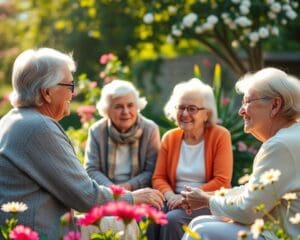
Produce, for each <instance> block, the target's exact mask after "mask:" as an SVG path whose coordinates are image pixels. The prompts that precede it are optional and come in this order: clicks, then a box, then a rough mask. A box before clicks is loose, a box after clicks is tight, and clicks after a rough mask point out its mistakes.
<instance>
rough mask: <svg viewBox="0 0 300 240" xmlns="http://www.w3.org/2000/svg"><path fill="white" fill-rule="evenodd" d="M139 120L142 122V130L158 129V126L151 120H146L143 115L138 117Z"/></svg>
mask: <svg viewBox="0 0 300 240" xmlns="http://www.w3.org/2000/svg"><path fill="white" fill-rule="evenodd" d="M140 118H141V121H142V122H143V127H144V128H149V129H154V128H157V129H158V125H157V124H156V123H155V122H154V121H153V120H151V119H149V118H146V117H145V116H143V115H140Z"/></svg>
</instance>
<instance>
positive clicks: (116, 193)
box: [109, 185, 126, 200]
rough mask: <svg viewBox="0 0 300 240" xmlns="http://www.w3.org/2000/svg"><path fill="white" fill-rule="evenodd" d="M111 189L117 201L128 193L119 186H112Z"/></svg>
mask: <svg viewBox="0 0 300 240" xmlns="http://www.w3.org/2000/svg"><path fill="white" fill-rule="evenodd" d="M109 188H110V190H111V191H112V193H113V195H114V199H115V200H117V199H119V198H120V197H121V196H122V195H123V194H124V193H125V192H126V191H125V189H124V188H122V187H120V186H118V185H110V186H109Z"/></svg>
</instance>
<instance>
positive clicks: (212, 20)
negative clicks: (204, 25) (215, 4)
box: [207, 15, 218, 25]
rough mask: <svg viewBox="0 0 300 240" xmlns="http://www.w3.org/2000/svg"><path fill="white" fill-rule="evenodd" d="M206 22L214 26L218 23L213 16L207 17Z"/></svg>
mask: <svg viewBox="0 0 300 240" xmlns="http://www.w3.org/2000/svg"><path fill="white" fill-rule="evenodd" d="M207 22H209V23H210V24H213V25H215V24H216V23H217V22H218V18H217V17H216V16H215V15H209V16H208V17H207Z"/></svg>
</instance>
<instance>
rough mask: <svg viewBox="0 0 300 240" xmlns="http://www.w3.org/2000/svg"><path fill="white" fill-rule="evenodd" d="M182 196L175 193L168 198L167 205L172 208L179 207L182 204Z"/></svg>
mask: <svg viewBox="0 0 300 240" xmlns="http://www.w3.org/2000/svg"><path fill="white" fill-rule="evenodd" d="M182 199H183V198H182V196H181V195H180V194H173V195H172V196H170V197H169V198H168V199H167V206H168V208H169V209H170V210H172V209H175V208H178V207H180V206H181V204H182Z"/></svg>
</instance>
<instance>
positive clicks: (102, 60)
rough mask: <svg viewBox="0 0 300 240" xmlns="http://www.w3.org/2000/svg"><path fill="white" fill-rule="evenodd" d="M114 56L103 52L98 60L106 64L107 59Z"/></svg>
mask: <svg viewBox="0 0 300 240" xmlns="http://www.w3.org/2000/svg"><path fill="white" fill-rule="evenodd" d="M114 57H115V55H114V54H112V53H107V54H103V55H102V56H101V57H100V59H99V62H100V63H101V64H107V63H108V61H109V60H111V59H113V58H114Z"/></svg>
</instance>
